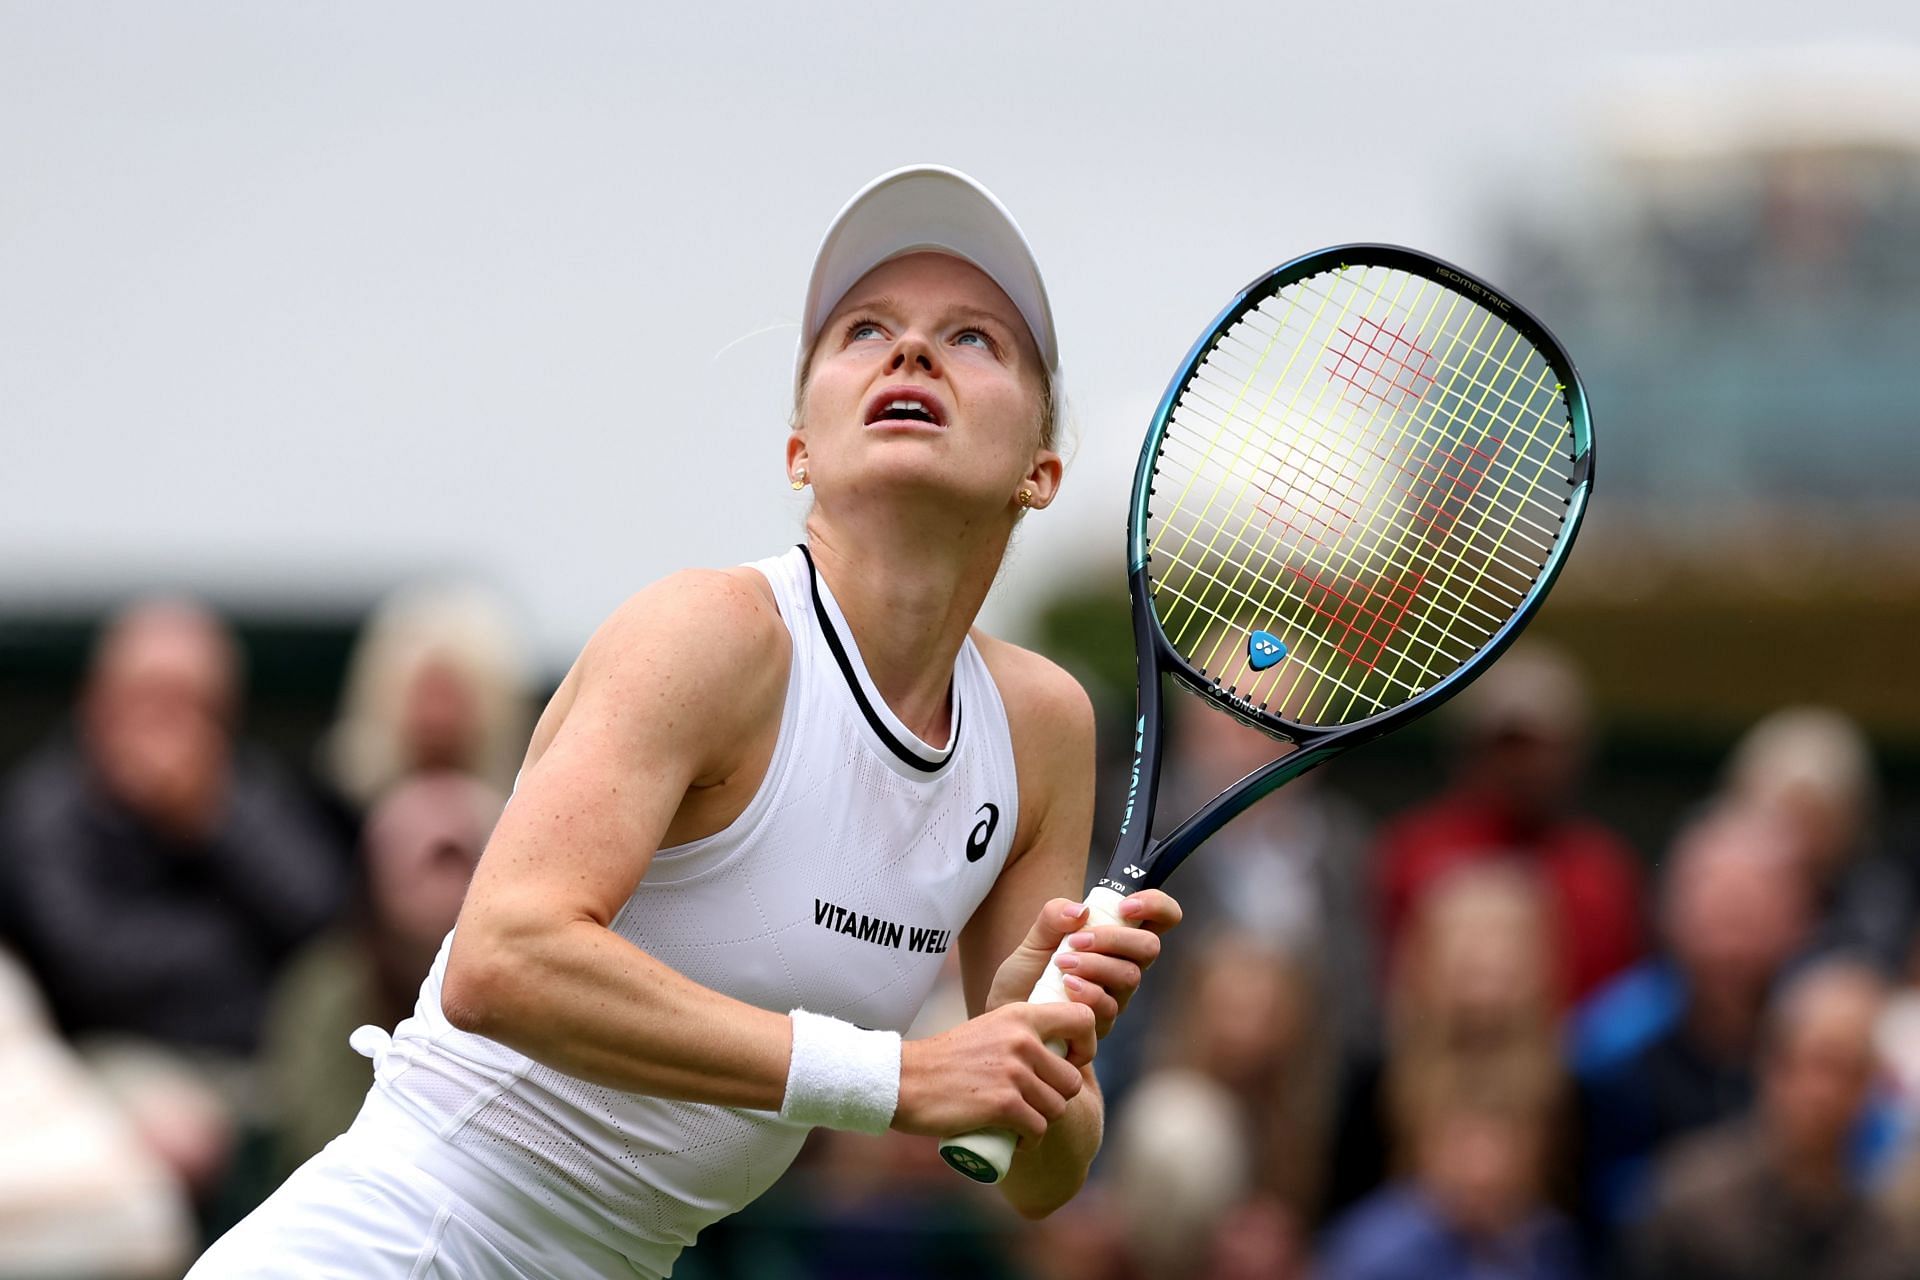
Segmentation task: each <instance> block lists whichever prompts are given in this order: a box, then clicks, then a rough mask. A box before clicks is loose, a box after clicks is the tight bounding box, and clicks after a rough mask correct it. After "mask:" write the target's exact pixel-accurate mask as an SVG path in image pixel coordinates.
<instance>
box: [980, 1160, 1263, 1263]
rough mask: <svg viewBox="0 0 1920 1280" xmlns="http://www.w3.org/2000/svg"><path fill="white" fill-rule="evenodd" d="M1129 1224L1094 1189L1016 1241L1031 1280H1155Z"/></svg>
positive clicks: (1099, 1186)
mask: <svg viewBox="0 0 1920 1280" xmlns="http://www.w3.org/2000/svg"><path fill="white" fill-rule="evenodd" d="M1124 1221H1125V1218H1124V1217H1123V1216H1122V1214H1121V1211H1120V1209H1119V1208H1118V1206H1116V1205H1115V1204H1114V1203H1113V1198H1112V1196H1111V1195H1110V1194H1109V1193H1108V1190H1107V1188H1106V1187H1105V1186H1104V1185H1102V1184H1099V1183H1095V1184H1093V1185H1091V1186H1088V1187H1087V1188H1086V1189H1084V1190H1083V1191H1081V1192H1080V1194H1079V1195H1077V1196H1075V1197H1074V1198H1073V1199H1071V1200H1069V1201H1068V1202H1067V1203H1066V1205H1065V1206H1064V1207H1063V1208H1061V1209H1058V1210H1056V1211H1055V1212H1054V1213H1053V1214H1052V1215H1051V1216H1049V1217H1047V1218H1043V1219H1042V1220H1041V1221H1039V1222H1035V1223H1031V1224H1029V1225H1028V1226H1027V1227H1026V1228H1025V1229H1023V1230H1022V1231H1021V1232H1020V1233H1019V1235H1018V1236H1017V1237H1016V1238H1017V1241H1018V1244H1019V1251H1020V1252H1019V1256H1020V1261H1021V1262H1022V1264H1023V1270H1024V1272H1025V1275H1026V1277H1027V1280H1149V1277H1148V1275H1147V1273H1145V1272H1143V1271H1141V1270H1140V1268H1139V1267H1138V1266H1136V1265H1135V1263H1134V1261H1133V1259H1132V1257H1131V1256H1130V1254H1129V1253H1128V1251H1127V1241H1126V1233H1125V1232H1124V1231H1122V1230H1121V1223H1123V1222H1124ZM1230 1224H1231V1219H1229V1225H1230ZM1206 1274H1207V1276H1208V1278H1209V1280H1239V1277H1240V1273H1239V1272H1236V1271H1231V1270H1228V1269H1226V1268H1225V1267H1222V1266H1221V1265H1219V1264H1218V1263H1216V1264H1215V1268H1214V1270H1213V1271H1210V1272H1207V1273H1206ZM1255 1274H1257V1275H1258V1276H1259V1277H1260V1280H1294V1278H1293V1277H1292V1276H1291V1275H1289V1274H1288V1273H1287V1272H1285V1271H1282V1270H1278V1269H1270V1270H1266V1271H1260V1272H1257V1273H1255Z"/></svg>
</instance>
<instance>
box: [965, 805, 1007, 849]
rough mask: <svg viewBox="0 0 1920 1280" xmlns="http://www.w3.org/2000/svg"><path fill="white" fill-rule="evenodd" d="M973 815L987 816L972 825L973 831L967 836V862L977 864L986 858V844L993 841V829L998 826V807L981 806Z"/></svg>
mask: <svg viewBox="0 0 1920 1280" xmlns="http://www.w3.org/2000/svg"><path fill="white" fill-rule="evenodd" d="M974 812H975V813H984V814H986V815H987V816H986V817H984V818H982V819H980V821H978V822H976V823H974V824H973V831H972V832H971V833H970V834H969V835H968V836H967V861H968V862H978V861H980V859H982V858H984V857H986V856H987V842H988V841H989V840H991V839H993V829H994V828H995V827H997V826H999V825H1000V806H999V805H997V804H991V803H989V804H983V805H981V806H980V807H979V808H978V809H975V810H974Z"/></svg>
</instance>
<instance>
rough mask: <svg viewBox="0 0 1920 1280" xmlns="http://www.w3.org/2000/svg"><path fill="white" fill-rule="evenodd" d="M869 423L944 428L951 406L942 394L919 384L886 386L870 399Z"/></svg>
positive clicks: (870, 424)
mask: <svg viewBox="0 0 1920 1280" xmlns="http://www.w3.org/2000/svg"><path fill="white" fill-rule="evenodd" d="M866 423H867V425H868V426H870V427H875V426H894V425H898V426H916V427H944V426H946V425H947V409H946V406H945V405H943V404H941V403H940V400H939V397H937V396H935V395H933V394H932V393H931V392H928V391H924V390H922V389H921V388H919V387H912V386H898V387H885V388H882V389H881V390H880V391H879V393H878V394H876V395H875V396H874V397H873V398H872V399H871V400H869V401H867V416H866Z"/></svg>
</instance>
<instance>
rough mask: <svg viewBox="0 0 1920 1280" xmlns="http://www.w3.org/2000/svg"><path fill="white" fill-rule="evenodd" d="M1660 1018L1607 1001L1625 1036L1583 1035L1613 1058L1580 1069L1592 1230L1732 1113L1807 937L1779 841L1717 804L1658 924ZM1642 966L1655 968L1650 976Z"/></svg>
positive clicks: (1793, 874)
mask: <svg viewBox="0 0 1920 1280" xmlns="http://www.w3.org/2000/svg"><path fill="white" fill-rule="evenodd" d="M1661 926H1662V933H1663V935H1664V938H1665V943H1666V959H1665V961H1663V962H1662V963H1661V965H1660V966H1659V975H1658V976H1657V978H1653V979H1650V978H1648V977H1647V976H1645V975H1635V976H1633V977H1630V978H1628V979H1626V980H1625V981H1626V982H1628V983H1639V984H1641V985H1643V986H1649V987H1651V986H1654V985H1660V984H1664V985H1663V988H1662V989H1664V990H1665V991H1666V992H1667V993H1668V994H1667V995H1666V996H1664V997H1662V1000H1661V1001H1660V1002H1658V1003H1662V1004H1663V1005H1664V1004H1666V1003H1670V1004H1671V1007H1672V1011H1671V1014H1670V1016H1669V1015H1667V1014H1664V1013H1662V1014H1659V1015H1658V1016H1656V1017H1654V1018H1653V1019H1652V1020H1651V1021H1649V1022H1645V1023H1644V1025H1643V1023H1642V1014H1643V1012H1644V1010H1643V1008H1641V1007H1636V1006H1634V1005H1633V1004H1632V1003H1631V1002H1628V1003H1626V1004H1621V1003H1620V1002H1618V1001H1614V1000H1613V997H1612V996H1611V995H1603V996H1602V997H1601V999H1600V1003H1601V1004H1602V1005H1603V1006H1608V1005H1609V1002H1612V1004H1615V1005H1618V1011H1619V1013H1620V1016H1623V1017H1626V1018H1628V1019H1629V1020H1631V1021H1633V1022H1634V1023H1635V1025H1634V1026H1633V1027H1631V1028H1629V1029H1626V1030H1622V1031H1614V1032H1590V1033H1589V1034H1590V1035H1591V1036H1592V1037H1593V1038H1594V1040H1595V1041H1597V1042H1599V1043H1601V1044H1602V1045H1606V1044H1607V1042H1611V1047H1606V1048H1605V1049H1604V1051H1602V1050H1601V1049H1593V1050H1590V1051H1589V1052H1588V1053H1587V1054H1586V1055H1585V1056H1584V1057H1583V1058H1582V1059H1581V1061H1580V1063H1579V1066H1580V1070H1581V1097H1582V1110H1583V1120H1584V1125H1583V1130H1584V1133H1585V1139H1586V1141H1585V1150H1586V1160H1587V1179H1586V1182H1587V1192H1588V1198H1589V1201H1590V1204H1589V1208H1590V1209H1591V1211H1592V1213H1593V1215H1594V1218H1595V1221H1596V1223H1597V1224H1598V1225H1599V1226H1601V1227H1602V1228H1606V1227H1609V1226H1611V1225H1613V1224H1615V1223H1618V1222H1619V1221H1621V1220H1622V1219H1624V1218H1628V1217H1631V1216H1633V1215H1634V1214H1635V1213H1636V1211H1637V1210H1638V1208H1639V1203H1638V1202H1639V1200H1640V1198H1641V1195H1642V1193H1643V1191H1644V1190H1645V1186H1646V1178H1647V1173H1648V1169H1649V1161H1650V1160H1651V1158H1652V1157H1653V1156H1654V1155H1655V1153H1656V1152H1658V1151H1659V1150H1660V1149H1661V1148H1662V1147H1664V1146H1665V1145H1666V1144H1667V1143H1668V1142H1670V1141H1672V1140H1673V1139H1675V1138H1677V1137H1679V1136H1681V1135H1683V1134H1686V1133H1690V1132H1692V1131H1694V1130H1698V1129H1703V1128H1706V1127H1709V1126H1712V1125H1715V1124H1718V1123H1720V1122H1721V1121H1723V1120H1726V1119H1728V1118H1730V1117H1733V1116H1736V1115H1739V1114H1740V1113H1742V1112H1743V1111H1745V1110H1746V1108H1747V1107H1748V1106H1749V1105H1750V1104H1751V1102H1752V1099H1753V1088H1754V1079H1753V1062H1754V1058H1755V1054H1756V1051H1757V1047H1758V1044H1759V1035H1760V1028H1761V1020H1762V1015H1763V1012H1764V1010H1765V1008H1766V1001H1767V996H1768V991H1769V989H1770V988H1771V986H1772V984H1773V982H1774V980H1775V978H1776V977H1777V976H1778V975H1779V973H1780V971H1781V969H1782V967H1783V966H1784V965H1785V964H1786V963H1787V961H1788V960H1789V959H1791V958H1792V957H1793V956H1794V954H1795V953H1796V952H1798V951H1799V950H1800V949H1801V947H1802V946H1803V945H1804V942H1805V940H1806V938H1807V935H1808V927H1809V925H1808V911H1807V901H1806V884H1805V881H1804V880H1803V879H1802V878H1801V876H1800V874H1799V872H1798V868H1797V866H1796V864H1795V862H1794V854H1793V847H1792V840H1791V837H1790V835H1789V833H1787V832H1785V831H1783V830H1782V829H1781V827H1780V825H1779V824H1778V823H1777V822H1775V821H1774V820H1773V819H1772V818H1771V817H1770V816H1769V815H1767V814H1766V813H1762V812H1758V811H1756V810H1753V809H1744V808H1731V807H1726V806H1722V807H1721V808H1718V809H1716V810H1713V811H1711V812H1710V813H1708V814H1707V815H1706V816H1704V817H1703V818H1701V819H1699V820H1698V821H1696V822H1695V823H1694V824H1693V825H1692V826H1690V827H1688V828H1687V829H1686V830H1685V831H1684V832H1682V833H1681V835H1680V836H1679V838H1678V840H1677V841H1676V842H1675V847H1674V851H1673V854H1672V857H1671V859H1670V862H1669V869H1668V874H1667V881H1666V886H1665V893H1664V898H1663V902H1662V912H1661ZM1650 968H1652V966H1650Z"/></svg>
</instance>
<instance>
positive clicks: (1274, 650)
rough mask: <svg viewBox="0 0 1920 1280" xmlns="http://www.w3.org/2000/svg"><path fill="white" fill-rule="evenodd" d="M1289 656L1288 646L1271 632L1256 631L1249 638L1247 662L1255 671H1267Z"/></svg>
mask: <svg viewBox="0 0 1920 1280" xmlns="http://www.w3.org/2000/svg"><path fill="white" fill-rule="evenodd" d="M1286 656H1287V646H1286V645H1284V644H1282V643H1281V642H1280V637H1279V636H1276V635H1274V634H1273V633H1272V632H1271V631H1256V632H1254V633H1253V634H1252V635H1250V636H1248V637H1247V662H1248V663H1249V664H1250V665H1251V666H1252V667H1253V669H1254V670H1255V671H1265V670H1266V669H1267V668H1268V667H1270V666H1272V665H1273V664H1274V663H1276V662H1278V661H1280V659H1282V658H1284V657H1286Z"/></svg>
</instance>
